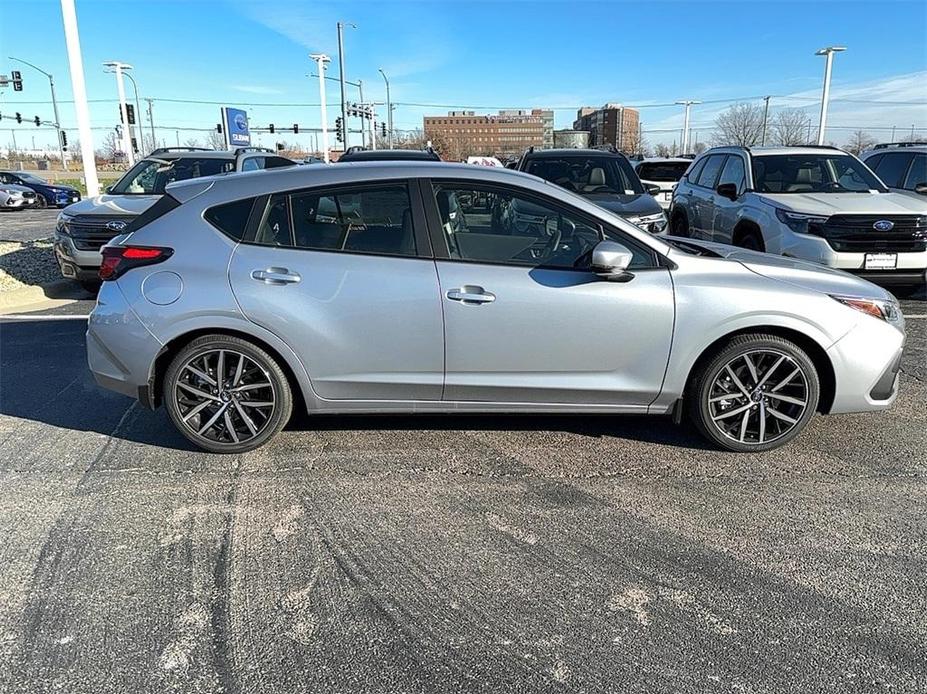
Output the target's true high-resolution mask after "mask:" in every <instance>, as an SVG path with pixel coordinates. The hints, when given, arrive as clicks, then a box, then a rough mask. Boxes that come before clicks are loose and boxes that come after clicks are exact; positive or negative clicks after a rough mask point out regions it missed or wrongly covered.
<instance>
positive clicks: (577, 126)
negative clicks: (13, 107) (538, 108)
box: [573, 104, 640, 154]
mask: <svg viewBox="0 0 927 694" xmlns="http://www.w3.org/2000/svg"><path fill="white" fill-rule="evenodd" d="M573 129H574V130H585V131H587V132H588V133H589V146H590V147H601V146H603V145H613V146H614V147H615V148H616V149H618V150H620V151H622V152H625V153H627V154H633V153H636V152H637V150H638V149H640V111H638V110H637V109H636V108H630V107H628V106H622V105H621V104H605V105H604V106H603V107H602V108H592V107H590V106H583V107H582V108H581V109H579V110H578V111H577V112H576V120H575V121H573Z"/></svg>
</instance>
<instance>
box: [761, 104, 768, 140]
mask: <svg viewBox="0 0 927 694" xmlns="http://www.w3.org/2000/svg"><path fill="white" fill-rule="evenodd" d="M763 101H765V102H766V106H764V107H763V142H762V145H763V146H764V147H765V146H766V124H767V123H768V122H769V97H768V96H764V97H763Z"/></svg>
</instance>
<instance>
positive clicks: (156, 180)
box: [111, 157, 235, 195]
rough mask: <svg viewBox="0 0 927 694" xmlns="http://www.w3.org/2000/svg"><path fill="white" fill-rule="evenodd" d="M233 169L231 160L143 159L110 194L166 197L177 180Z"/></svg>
mask: <svg viewBox="0 0 927 694" xmlns="http://www.w3.org/2000/svg"><path fill="white" fill-rule="evenodd" d="M234 169H235V163H234V162H232V161H231V160H228V159H214V158H209V159H207V158H205V157H204V158H202V159H197V158H182V159H174V160H165V159H143V160H142V161H140V162H138V163H137V164H136V165H135V166H133V167H132V168H131V169H129V170H128V171H127V172H126V174H125V175H124V176H123V177H122V178H120V179H119V181H118V182H117V183H116V184H115V185H114V186H113V188H112V191H111V192H112V193H114V194H116V195H163V194H164V189H165V188H166V187H167V185H168V184H169V183H173V182H174V181H185V180H187V179H190V178H200V177H201V176H214V175H216V174H221V173H227V172H229V171H233V170H234Z"/></svg>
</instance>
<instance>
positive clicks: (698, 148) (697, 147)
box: [692, 142, 708, 154]
mask: <svg viewBox="0 0 927 694" xmlns="http://www.w3.org/2000/svg"><path fill="white" fill-rule="evenodd" d="M706 149H708V145H706V144H705V143H704V142H696V143H695V147H693V148H692V151H693V152H694V153H695V154H701V153H702V152H704V151H705V150H706Z"/></svg>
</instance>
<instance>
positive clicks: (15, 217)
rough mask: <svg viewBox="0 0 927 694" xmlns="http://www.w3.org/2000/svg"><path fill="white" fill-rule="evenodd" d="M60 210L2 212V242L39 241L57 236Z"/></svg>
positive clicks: (0, 216) (0, 232)
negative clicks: (56, 221)
mask: <svg viewBox="0 0 927 694" xmlns="http://www.w3.org/2000/svg"><path fill="white" fill-rule="evenodd" d="M60 211H61V210H58V209H56V208H54V207H51V208H47V209H44V210H39V209H36V210H14V211H12V212H10V211H5V212H0V241H37V240H38V239H45V238H50V237H51V236H54V235H55V219H57V217H58V213H59V212H60Z"/></svg>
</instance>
